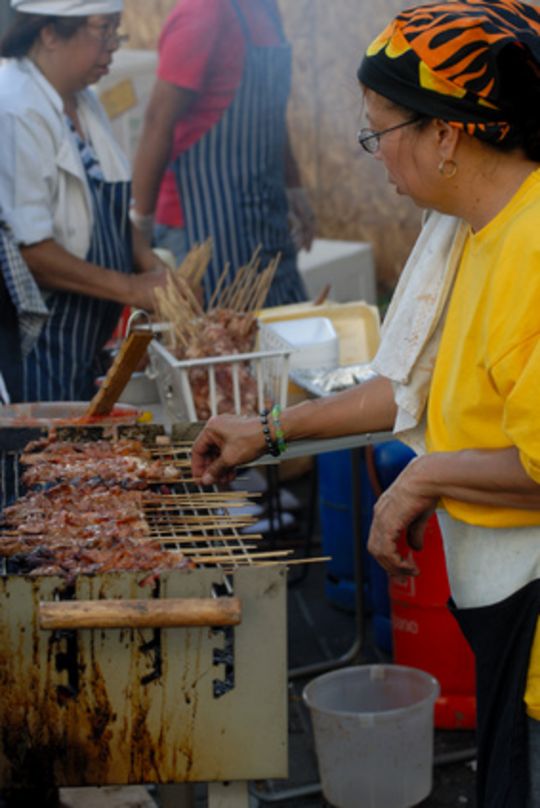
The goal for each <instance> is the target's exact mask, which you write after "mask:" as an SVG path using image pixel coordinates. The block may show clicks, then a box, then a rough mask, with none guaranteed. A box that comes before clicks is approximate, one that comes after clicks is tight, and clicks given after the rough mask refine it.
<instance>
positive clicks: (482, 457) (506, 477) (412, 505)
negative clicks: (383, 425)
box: [368, 447, 540, 576]
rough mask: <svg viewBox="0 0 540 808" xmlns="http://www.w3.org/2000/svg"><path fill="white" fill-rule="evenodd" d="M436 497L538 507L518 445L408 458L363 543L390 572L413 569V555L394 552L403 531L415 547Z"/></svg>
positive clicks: (538, 494)
mask: <svg viewBox="0 0 540 808" xmlns="http://www.w3.org/2000/svg"><path fill="white" fill-rule="evenodd" d="M441 497H449V498H451V499H457V500H461V501H462V502H470V503H474V504H478V505H496V506H499V507H509V508H518V509H520V508H526V509H539V510H540V485H539V484H538V483H536V482H535V481H534V480H533V479H532V478H531V477H529V476H528V474H527V473H526V472H525V470H524V468H523V466H522V464H521V461H520V458H519V453H518V450H517V449H516V448H515V447H510V448H507V449H489V450H487V449H465V450H462V451H459V452H435V453H433V454H430V455H425V456H424V457H418V458H416V459H415V460H413V461H412V462H411V463H409V465H408V466H407V467H406V468H405V469H404V471H403V472H402V473H401V474H400V475H399V477H398V478H397V479H396V481H395V482H394V483H393V485H391V486H390V488H388V489H387V490H386V491H385V492H384V494H383V495H382V496H381V497H380V498H379V500H378V501H377V503H376V505H375V509H374V518H373V522H372V525H371V530H370V536H369V540H368V549H369V551H370V553H372V555H373V556H374V557H375V558H376V559H377V561H378V562H379V563H380V564H381V565H382V566H383V567H384V568H385V570H386V571H387V572H388V573H389V574H390V575H398V576H403V575H415V574H416V573H417V572H418V570H417V567H416V565H415V563H414V560H413V559H412V558H407V559H404V558H402V557H401V556H400V555H399V553H398V552H397V549H396V546H397V541H398V538H399V536H400V534H401V532H402V531H403V530H406V531H407V539H408V543H409V545H410V546H411V547H412V548H413V549H415V550H420V549H421V548H422V546H423V538H422V537H423V532H424V527H425V524H426V522H427V519H428V518H429V516H430V515H431V514H432V513H433V511H434V510H435V507H436V505H437V502H438V501H439V499H440V498H441Z"/></svg>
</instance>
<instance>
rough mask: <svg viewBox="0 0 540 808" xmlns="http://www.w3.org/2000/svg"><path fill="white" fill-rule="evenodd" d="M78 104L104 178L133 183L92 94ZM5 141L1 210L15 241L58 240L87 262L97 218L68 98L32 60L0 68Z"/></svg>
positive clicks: (0, 160)
mask: <svg viewBox="0 0 540 808" xmlns="http://www.w3.org/2000/svg"><path fill="white" fill-rule="evenodd" d="M77 105H78V106H77V111H78V115H79V119H80V122H81V126H82V127H83V130H84V132H85V135H86V137H87V138H88V139H89V140H90V142H91V143H92V145H93V147H94V150H95V153H96V155H97V158H98V160H99V162H100V165H101V168H102V171H103V175H104V177H105V179H106V180H107V181H109V182H125V181H128V180H129V179H130V178H131V170H130V166H129V162H128V160H127V158H126V157H125V155H124V154H123V152H122V150H121V149H120V147H119V146H118V144H117V143H116V141H115V140H114V136H113V134H112V131H111V128H110V125H109V121H108V119H107V116H106V114H105V112H104V110H103V108H102V106H101V104H100V103H99V101H98V99H97V97H96V96H95V94H94V92H93V91H92V90H89V89H86V90H83V91H82V92H80V93H79V94H78V96H77ZM0 144H1V146H0V206H1V207H3V208H4V209H5V210H7V211H9V217H10V223H11V225H12V227H13V232H14V234H15V238H16V240H17V242H18V243H19V244H25V245H27V244H36V243H38V242H40V241H43V240H45V239H51V238H52V239H54V240H55V241H57V242H58V243H59V244H61V245H62V246H63V247H64V248H65V249H66V250H68V251H69V252H72V253H74V254H75V255H77V256H78V257H79V258H85V257H86V254H87V252H88V248H89V246H90V239H91V233H92V227H93V216H92V208H91V201H90V194H89V190H88V187H87V183H86V178H85V173H84V169H83V166H82V163H81V159H80V156H79V152H78V149H77V146H76V143H75V141H74V138H73V137H72V135H71V133H70V131H69V128H68V126H67V124H66V121H65V117H64V112H63V104H62V100H61V98H60V96H59V94H58V93H57V92H56V90H55V89H54V87H53V86H52V85H51V84H50V83H49V82H48V81H47V79H46V78H45V77H44V75H43V74H42V73H41V71H40V70H39V69H38V68H37V67H36V66H35V65H34V64H33V63H32V62H31V61H30V60H29V59H8V60H6V61H5V62H4V63H3V64H2V65H1V66H0Z"/></svg>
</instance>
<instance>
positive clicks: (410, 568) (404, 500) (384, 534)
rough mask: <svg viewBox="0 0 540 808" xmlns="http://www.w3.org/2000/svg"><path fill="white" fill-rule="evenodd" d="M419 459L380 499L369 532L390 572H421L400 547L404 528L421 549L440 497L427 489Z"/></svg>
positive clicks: (374, 549)
mask: <svg viewBox="0 0 540 808" xmlns="http://www.w3.org/2000/svg"><path fill="white" fill-rule="evenodd" d="M422 461H423V458H416V459H415V460H413V461H412V462H411V463H409V465H408V466H407V467H406V468H405V469H404V471H402V472H401V474H400V475H399V477H398V478H397V479H396V480H395V482H394V483H393V484H392V485H391V486H390V488H388V489H387V490H386V491H385V492H384V493H383V494H382V495H381V497H379V499H378V500H377V503H376V504H375V508H374V516H373V521H372V523H371V530H370V532H369V539H368V550H369V552H370V553H371V554H372V555H373V557H374V558H375V559H376V560H377V561H378V562H379V564H380V565H381V566H382V567H384V569H385V570H386V572H387V573H388V574H389V575H393V576H398V577H404V576H409V575H417V574H418V567H417V565H416V563H415V561H414V559H413V558H412V555H409V557H407V558H403V557H402V555H401V554H400V553H399V551H398V549H397V545H398V540H399V537H400V534H401V532H402V531H403V530H405V531H406V536H407V544H408V545H409V547H410V548H411V549H412V550H421V549H422V547H423V536H424V530H425V527H426V523H427V521H428V519H429V517H430V516H431V515H432V513H433V512H434V510H435V507H436V505H437V500H438V497H437V496H433V495H432V494H431V493H429V492H428V491H426V490H425V486H423V484H422V482H421V480H420V476H419V475H418V473H417V472H418V469H419V465H418V464H420V465H421V464H422Z"/></svg>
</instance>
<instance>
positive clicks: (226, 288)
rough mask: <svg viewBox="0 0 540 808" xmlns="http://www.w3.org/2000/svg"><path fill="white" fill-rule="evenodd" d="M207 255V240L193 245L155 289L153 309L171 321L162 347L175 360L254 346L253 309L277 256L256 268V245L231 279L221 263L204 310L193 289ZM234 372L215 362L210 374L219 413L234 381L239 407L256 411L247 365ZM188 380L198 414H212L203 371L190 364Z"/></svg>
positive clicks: (264, 292)
mask: <svg viewBox="0 0 540 808" xmlns="http://www.w3.org/2000/svg"><path fill="white" fill-rule="evenodd" d="M210 258H211V243H210V241H207V242H205V243H204V244H202V245H199V246H196V247H194V248H193V249H192V250H191V251H190V252H189V253H188V255H187V257H186V258H185V260H184V261H183V262H182V263H181V264H180V266H179V267H178V268H177V269H176V270H175V271H173V270H170V271H169V275H168V279H167V284H166V286H165V287H164V288H163V289H158V290H157V291H156V314H157V316H158V318H159V319H160V320H161V321H165V322H167V323H169V324H170V327H171V328H170V331H169V332H168V337H167V338H168V344H167V347H168V348H169V350H170V351H171V352H172V353H173V355H174V356H175V357H176V358H177V359H181V360H182V359H201V358H205V357H221V356H223V357H229V356H234V355H236V354H249V353H253V351H254V350H255V343H256V338H257V328H258V326H257V317H256V313H257V312H258V310H259V309H260V308H261V307H262V306H263V304H264V301H265V299H266V297H267V295H268V291H269V289H270V285H271V283H272V280H273V278H274V275H275V272H276V269H277V267H278V264H279V260H280V257H279V256H277V257H276V258H274V259H273V260H272V261H270V263H269V264H268V266H267V267H266V268H265V269H261V259H260V249H258V250H256V252H255V253H254V254H253V256H252V258H251V260H250V261H249V263H248V264H246V266H243V267H240V269H239V270H238V271H237V272H236V273H235V275H234V277H233V278H232V280H231V278H230V274H231V273H230V267H229V266H226V267H225V268H224V269H223V271H222V273H221V275H220V277H219V279H218V282H217V284H216V287H215V289H214V292H213V294H212V296H211V298H210V300H209V301H208V305H207V307H206V310H205V309H204V308H203V306H202V304H201V302H200V299H199V297H198V296H197V293H196V292H195V291H194V289H197V288H199V287H200V284H201V281H202V279H203V277H204V273H205V271H206V269H207V267H208V264H209V261H210ZM239 373H240V376H241V378H240V379H239V382H234V381H233V377H232V370H231V367H230V365H229V366H227V365H226V364H223V365H220V369H219V371H218V372H217V373H216V378H215V384H216V387H217V393H218V410H217V411H218V412H231V411H232V410H233V409H234V406H231V405H232V402H233V399H234V396H233V395H232V391H233V389H234V386H235V384H239V387H240V389H241V391H242V402H241V410H242V412H243V413H245V414H250V413H252V412H254V411H255V410H256V401H257V387H256V381H255V379H253V377H252V376H251V373H250V368H249V364H248V363H244V365H243V366H241V367H240V368H239ZM189 381H190V385H191V390H192V395H193V400H194V404H195V409H196V412H197V417H198V418H199V419H200V420H206V419H207V418H208V417H209V415H210V414H211V409H210V403H209V398H210V381H209V376H208V371H207V370H204V369H202V368H192V369H191V370H190V371H189ZM212 384H214V382H212Z"/></svg>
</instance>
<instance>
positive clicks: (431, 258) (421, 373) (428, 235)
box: [372, 212, 468, 452]
mask: <svg viewBox="0 0 540 808" xmlns="http://www.w3.org/2000/svg"><path fill="white" fill-rule="evenodd" d="M467 233H468V225H467V224H466V223H465V222H463V221H462V220H461V219H456V218H455V217H453V216H445V215H443V214H442V213H436V212H434V213H431V214H430V215H429V217H428V219H427V221H426V223H425V225H424V227H423V228H422V231H421V233H420V235H419V237H418V240H417V241H416V244H415V245H414V247H413V249H412V252H411V254H410V256H409V258H408V260H407V263H406V264H405V267H404V268H403V272H402V273H401V276H400V278H399V281H398V284H397V286H396V290H395V292H394V295H393V297H392V300H391V302H390V305H389V307H388V312H387V314H386V317H385V319H384V323H383V327H382V331H381V344H380V346H379V350H378V351H377V355H376V356H375V358H374V360H373V362H372V367H373V370H375V371H376V372H377V373H379V374H380V375H381V376H386V377H387V378H388V379H390V381H391V382H392V384H393V387H394V397H395V400H396V404H397V407H398V412H397V417H396V422H395V424H394V432H395V433H396V434H399V437H400V439H402V440H403V441H404V442H405V443H409V444H410V445H411V446H412V447H413V448H414V449H415V450H416V451H417V452H422V451H423V450H424V442H423V431H424V430H423V428H422V429H418V427H419V425H420V422H421V421H422V418H423V416H424V410H425V407H426V402H427V397H428V393H429V385H430V381H431V376H432V373H433V368H434V366H435V358H436V355H437V350H438V346H439V341H440V338H441V333H442V327H443V324H444V314H445V312H446V305H447V303H448V299H449V295H450V291H451V289H452V284H453V282H454V277H455V273H456V269H457V267H458V265H459V261H460V258H461V255H462V252H463V246H464V244H465V239H466V237H467Z"/></svg>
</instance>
